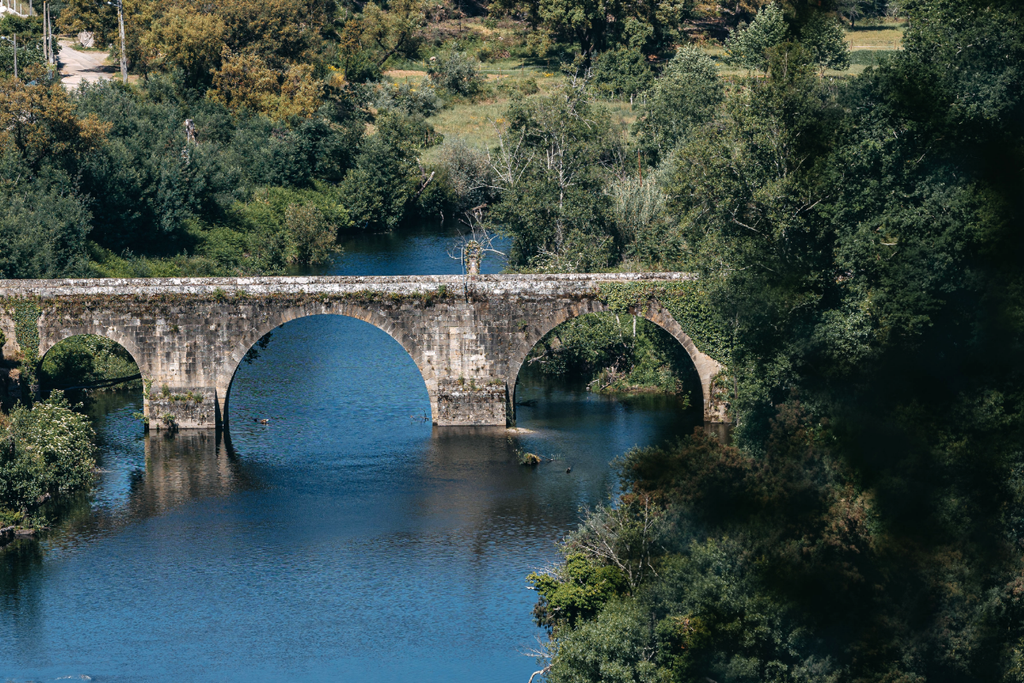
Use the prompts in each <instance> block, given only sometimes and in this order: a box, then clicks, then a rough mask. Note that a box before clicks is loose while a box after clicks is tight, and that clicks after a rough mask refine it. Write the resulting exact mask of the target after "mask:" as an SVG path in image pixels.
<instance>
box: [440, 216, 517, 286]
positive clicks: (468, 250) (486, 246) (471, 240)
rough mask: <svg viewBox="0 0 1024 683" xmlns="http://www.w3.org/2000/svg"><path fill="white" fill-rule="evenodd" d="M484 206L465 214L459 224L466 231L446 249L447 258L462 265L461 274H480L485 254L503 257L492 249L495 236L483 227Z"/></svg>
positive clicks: (501, 253) (496, 250) (502, 254)
mask: <svg viewBox="0 0 1024 683" xmlns="http://www.w3.org/2000/svg"><path fill="white" fill-rule="evenodd" d="M486 208H487V205H486V204H481V205H480V206H475V207H473V208H472V209H469V210H468V211H466V212H465V214H464V218H462V219H461V220H460V222H461V223H462V224H463V225H465V226H466V227H467V228H468V230H467V231H466V232H464V233H462V234H460V235H459V237H458V238H457V239H456V241H455V243H454V244H453V245H452V246H451V248H450V249H448V256H449V257H450V258H452V259H454V260H456V261H458V262H459V263H461V264H462V274H463V275H468V276H471V277H472V276H475V275H479V274H480V263H481V262H482V261H483V259H484V256H486V255H487V254H497V255H499V256H504V255H505V253H504V252H502V251H499V250H498V249H496V248H495V247H494V240H495V239H496V238H497V235H496V234H494V233H493V232H491V231H490V230H488V229H487V228H486V226H484V222H483V217H484V210H485V209H486Z"/></svg>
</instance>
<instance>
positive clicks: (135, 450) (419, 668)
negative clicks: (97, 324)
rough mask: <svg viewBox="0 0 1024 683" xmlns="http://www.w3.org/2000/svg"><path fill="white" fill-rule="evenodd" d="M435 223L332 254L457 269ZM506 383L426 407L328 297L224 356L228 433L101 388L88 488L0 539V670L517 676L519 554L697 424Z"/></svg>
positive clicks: (407, 269) (109, 677) (525, 564)
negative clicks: (512, 414)
mask: <svg viewBox="0 0 1024 683" xmlns="http://www.w3.org/2000/svg"><path fill="white" fill-rule="evenodd" d="M450 243H451V239H450V237H448V236H437V235H436V234H434V235H432V234H429V233H416V234H413V235H411V236H406V237H402V236H400V235H399V236H395V235H391V236H383V237H370V238H366V239H365V240H363V241H358V240H356V241H351V242H349V243H347V244H346V252H345V254H344V255H343V256H342V257H341V258H340V259H338V260H337V261H336V262H335V263H334V264H332V265H331V267H330V268H329V269H328V272H330V273H333V274H425V273H441V272H458V269H459V267H460V266H459V264H458V263H457V262H454V261H452V260H451V259H449V258H448V257H447V253H446V251H447V248H448V246H449V245H450ZM500 267H501V265H500V263H493V264H492V265H490V266H488V264H487V263H486V262H485V272H488V271H489V272H494V270H496V269H497V268H500ZM516 397H517V400H518V401H520V402H521V405H520V406H519V407H518V409H517V417H518V425H519V427H520V428H522V429H520V430H519V431H518V432H514V433H510V432H507V431H505V430H499V429H443V428H435V427H432V426H431V424H430V421H429V415H430V405H429V401H428V398H427V392H426V388H425V387H424V384H423V380H422V378H421V376H420V374H419V372H418V370H417V369H416V366H415V364H414V363H413V362H412V360H411V359H410V358H409V356H408V354H407V353H406V352H405V351H404V350H403V349H402V348H401V346H400V345H399V344H398V343H397V342H395V341H394V340H392V339H391V338H390V337H389V336H388V335H387V334H385V333H384V332H382V331H380V330H377V329H376V328H374V327H372V326H370V325H368V324H366V323H363V322H360V321H357V320H354V319H348V318H342V317H338V316H317V317H312V318H305V319H301V320H296V321H293V322H291V323H288V324H287V325H285V326H284V327H282V328H280V329H278V330H275V332H274V334H273V339H272V341H271V344H270V346H269V348H268V349H267V350H265V351H263V352H261V354H260V357H259V359H258V360H257V361H256V362H255V363H253V364H252V365H243V366H242V367H241V368H240V370H239V372H238V374H237V376H236V379H235V382H234V384H233V386H232V389H231V420H232V422H231V430H230V434H229V435H228V438H220V439H218V438H217V437H216V436H215V435H213V434H210V433H205V432H204V433H199V434H193V433H184V432H183V433H180V434H178V435H177V436H174V437H172V438H168V437H167V436H165V435H164V434H160V433H157V432H155V431H154V432H151V433H150V434H148V435H147V434H144V432H143V429H142V426H141V424H140V423H139V422H138V420H136V419H135V418H133V417H132V413H133V412H136V411H139V410H140V409H141V402H142V398H141V394H140V393H138V392H136V393H130V392H129V393H127V394H113V395H106V396H103V397H101V398H100V399H99V400H97V401H95V402H94V403H93V405H92V407H91V411H92V415H93V417H94V420H95V424H96V428H97V430H98V432H99V435H100V439H101V442H100V458H99V459H100V466H101V468H102V473H101V476H100V481H99V483H98V485H97V486H96V487H95V488H94V490H93V491H91V492H90V493H89V494H88V495H86V496H83V497H82V498H81V500H79V501H77V502H76V503H75V504H74V505H71V506H70V511H69V512H68V515H67V517H66V518H65V519H66V521H65V522H63V523H62V524H61V525H60V526H59V528H56V529H54V530H52V531H51V532H50V533H49V534H47V535H46V536H45V537H44V538H43V540H41V541H21V542H17V543H16V544H14V545H12V546H11V547H9V548H8V549H7V550H4V551H0V680H13V681H28V680H33V681H54V680H67V679H68V678H69V677H70V678H71V679H75V680H81V677H85V676H88V677H89V678H91V679H92V680H95V681H118V682H120V681H124V682H128V681H247V682H249V681H345V680H359V681H363V682H367V683H383V682H387V681H415V682H416V683H432V682H435V681H437V682H440V681H446V682H447V681H480V682H481V683H487V682H491V681H493V682H499V681H500V682H503V683H504V682H508V683H513V682H514V683H523V682H525V681H526V680H527V679H528V678H529V676H530V673H531V672H532V671H535V670H536V669H537V668H539V667H538V665H537V662H536V661H535V659H534V658H533V657H530V656H526V655H524V654H523V653H525V652H528V651H529V650H531V649H536V648H537V647H538V639H539V638H543V633H542V632H541V631H540V630H539V629H538V628H537V627H536V626H534V625H533V622H532V618H531V609H532V607H533V604H534V602H535V599H536V594H535V593H533V592H532V591H530V590H528V589H527V583H526V580H525V577H526V575H527V574H528V573H529V572H530V571H533V570H535V569H539V568H543V567H545V566H549V565H551V564H552V563H553V562H555V561H556V560H557V558H558V555H557V551H556V545H555V543H556V541H557V540H558V539H559V538H560V537H562V536H563V535H564V534H565V533H566V532H567V531H568V530H570V529H572V528H573V527H574V525H575V524H576V523H577V522H578V520H579V518H580V514H581V509H582V508H584V507H586V506H594V505H597V504H600V503H601V502H604V501H606V500H608V498H609V496H611V495H613V494H614V492H615V487H616V480H615V477H614V474H613V470H612V468H610V467H609V463H610V462H611V461H612V460H613V459H614V458H615V457H616V456H618V455H621V454H622V453H623V452H625V451H626V450H628V449H629V448H631V447H633V446H635V445H646V444H650V443H656V442H659V441H661V440H663V439H666V438H670V437H672V436H674V435H677V434H680V433H682V432H685V431H688V430H689V429H691V428H692V424H693V422H692V413H691V414H690V416H689V417H688V416H687V415H686V414H684V413H683V412H682V411H681V409H680V407H679V405H678V403H677V402H675V401H674V400H667V399H652V398H646V399H634V400H613V399H609V398H605V397H600V396H594V395H591V394H588V393H587V392H585V391H582V390H574V389H572V388H569V387H564V386H553V385H551V384H549V383H546V382H545V381H543V379H542V378H540V377H538V376H536V375H533V374H531V373H530V372H529V371H524V373H522V375H521V379H520V384H519V386H518V390H517V394H516ZM522 404H525V405H522ZM698 412H699V411H698ZM257 419H267V420H269V424H266V425H263V424H259V423H257V422H256V421H255V420H257ZM517 449H525V450H527V451H531V452H536V453H539V454H542V455H545V456H548V457H551V458H553V459H554V462H551V463H546V464H544V465H541V466H539V467H536V468H532V469H531V468H524V467H520V466H518V465H517V464H516V452H517ZM568 467H571V468H572V472H571V474H567V473H566V469H567V468H568Z"/></svg>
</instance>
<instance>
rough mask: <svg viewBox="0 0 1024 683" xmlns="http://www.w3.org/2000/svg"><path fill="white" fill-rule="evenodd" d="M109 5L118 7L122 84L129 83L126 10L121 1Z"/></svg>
mask: <svg viewBox="0 0 1024 683" xmlns="http://www.w3.org/2000/svg"><path fill="white" fill-rule="evenodd" d="M107 4H108V5H116V6H117V30H118V31H119V32H120V34H121V82H122V83H128V60H127V59H125V56H124V9H123V8H122V5H121V0H117V2H116V3H114V2H108V3H107Z"/></svg>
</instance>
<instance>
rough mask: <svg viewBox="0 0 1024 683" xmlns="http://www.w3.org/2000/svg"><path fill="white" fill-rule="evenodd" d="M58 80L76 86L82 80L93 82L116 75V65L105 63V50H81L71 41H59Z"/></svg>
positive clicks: (71, 86) (66, 84)
mask: <svg viewBox="0 0 1024 683" xmlns="http://www.w3.org/2000/svg"><path fill="white" fill-rule="evenodd" d="M59 59H60V82H61V83H62V84H63V85H64V86H65V87H68V88H76V87H78V84H79V83H81V82H83V81H89V82H94V81H98V80H101V79H104V78H113V77H114V76H116V75H117V67H114V66H108V65H107V63H106V62H107V53H106V52H81V51H79V50H75V49H74V48H72V47H71V41H63V40H62V41H60V55H59Z"/></svg>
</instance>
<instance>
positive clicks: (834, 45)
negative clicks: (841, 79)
mask: <svg viewBox="0 0 1024 683" xmlns="http://www.w3.org/2000/svg"><path fill="white" fill-rule="evenodd" d="M800 42H801V43H803V44H804V45H805V46H807V47H808V48H809V49H810V50H811V53H812V54H813V55H814V61H815V63H816V64H817V65H818V69H819V72H820V73H822V74H823V73H824V72H825V69H835V70H837V71H843V70H845V69H849V68H850V47H849V46H848V45H847V44H846V34H845V33H844V32H843V27H842V26H841V25H840V24H839V22H838V21H836V20H835V19H833V18H832V17H829V16H827V15H826V14H824V13H821V12H815V13H814V14H812V15H811V18H810V19H809V20H808V21H807V23H805V24H804V25H803V27H802V28H801V29H800Z"/></svg>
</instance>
